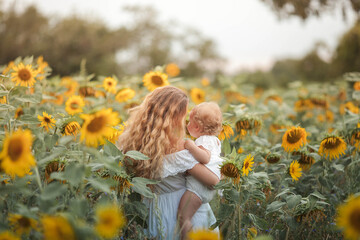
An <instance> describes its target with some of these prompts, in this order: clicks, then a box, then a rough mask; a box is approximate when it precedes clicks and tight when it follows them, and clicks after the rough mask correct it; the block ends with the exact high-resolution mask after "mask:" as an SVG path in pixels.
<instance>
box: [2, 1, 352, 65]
mask: <svg viewBox="0 0 360 240" xmlns="http://www.w3.org/2000/svg"><path fill="white" fill-rule="evenodd" d="M14 1H15V3H16V5H17V7H18V8H19V9H22V8H24V6H27V5H29V4H35V5H36V6H37V7H38V9H39V10H40V11H41V12H42V13H44V14H45V15H46V16H48V17H55V18H59V17H62V16H66V15H72V14H78V15H80V16H84V17H92V16H96V18H100V19H103V21H104V22H105V23H106V24H107V25H108V26H109V27H118V26H120V25H123V24H124V23H126V22H127V21H129V19H126V17H125V16H124V15H123V14H122V10H121V9H122V7H124V6H128V5H144V6H149V5H150V6H153V7H154V8H155V9H156V10H157V11H158V12H159V18H160V19H161V20H163V21H170V20H175V21H176V22H178V23H180V24H181V25H183V26H189V27H193V28H195V29H197V30H199V31H200V32H201V33H202V34H204V35H205V36H207V37H209V38H211V39H213V40H214V41H215V43H216V46H217V50H218V52H219V53H220V54H221V55H222V56H224V57H225V58H226V59H228V67H227V70H228V71H229V72H231V71H237V70H247V69H248V70H254V69H264V70H266V69H269V68H270V67H271V66H272V64H273V63H274V61H275V60H276V59H281V58H298V57H302V56H304V54H306V53H307V52H308V51H310V50H311V49H312V47H313V46H314V44H315V43H316V42H319V41H322V42H324V43H325V44H326V45H327V46H328V48H329V50H330V51H332V50H333V49H334V48H335V46H336V44H337V42H338V40H339V38H340V37H341V35H342V34H343V33H345V32H346V31H347V30H348V29H349V28H350V27H351V26H352V25H353V23H354V21H355V17H354V16H352V15H350V17H349V18H348V19H347V21H344V19H343V18H342V16H341V13H340V11H336V12H334V13H329V14H326V15H324V16H322V17H321V18H315V17H311V18H310V19H308V20H306V21H303V20H301V19H299V18H296V17H291V18H287V19H282V20H279V19H278V17H277V16H276V14H275V13H274V12H272V11H271V9H270V7H269V6H268V5H265V4H264V3H262V2H261V0H221V1H219V0H212V1H209V0H181V1H179V0H178V1H175V0H61V1H59V0H3V3H4V4H5V6H6V5H8V4H10V3H13V2H14ZM325 55H326V54H325ZM328 55H329V54H328Z"/></svg>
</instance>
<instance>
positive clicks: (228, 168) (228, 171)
mask: <svg viewBox="0 0 360 240" xmlns="http://www.w3.org/2000/svg"><path fill="white" fill-rule="evenodd" d="M222 170H223V171H222V172H223V174H224V175H225V176H228V177H232V178H235V177H237V176H238V172H237V169H236V167H235V166H234V165H233V164H226V165H225V166H224V167H223V168H222Z"/></svg>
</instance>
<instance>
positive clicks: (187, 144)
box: [184, 139, 196, 150]
mask: <svg viewBox="0 0 360 240" xmlns="http://www.w3.org/2000/svg"><path fill="white" fill-rule="evenodd" d="M194 146H195V147H196V144H195V142H194V141H193V140H190V139H186V140H185V144H184V147H185V148H186V149H188V150H189V149H190V148H192V147H194Z"/></svg>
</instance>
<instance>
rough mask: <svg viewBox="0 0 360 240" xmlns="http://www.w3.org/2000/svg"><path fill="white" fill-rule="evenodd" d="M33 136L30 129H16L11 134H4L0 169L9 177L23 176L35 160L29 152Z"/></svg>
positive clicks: (33, 164)
mask: <svg viewBox="0 0 360 240" xmlns="http://www.w3.org/2000/svg"><path fill="white" fill-rule="evenodd" d="M32 142H33V137H32V135H31V131H30V130H28V129H26V130H21V129H19V130H17V131H16V132H14V133H13V134H12V135H8V134H6V137H5V140H4V143H3V149H2V152H1V153H0V159H1V169H3V170H4V171H5V173H6V174H9V175H10V176H11V177H14V176H15V175H17V176H19V177H23V176H25V175H26V174H27V173H28V172H29V171H30V168H31V167H32V166H35V164H36V162H35V159H34V157H33V155H32V154H31V146H32Z"/></svg>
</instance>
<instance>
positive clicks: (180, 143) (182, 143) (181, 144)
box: [177, 140, 185, 151]
mask: <svg viewBox="0 0 360 240" xmlns="http://www.w3.org/2000/svg"><path fill="white" fill-rule="evenodd" d="M184 149H185V140H181V141H180V142H179V143H178V146H177V150H178V151H181V150H184Z"/></svg>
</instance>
